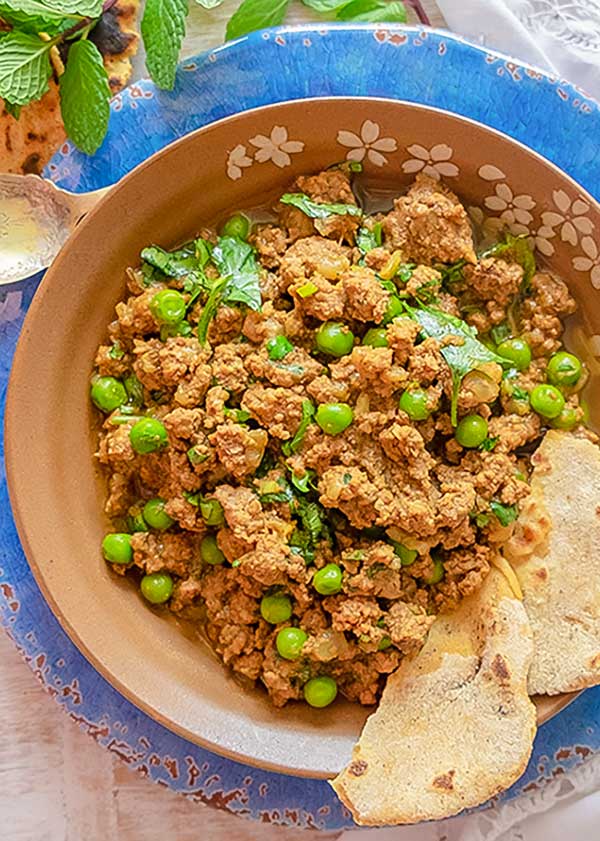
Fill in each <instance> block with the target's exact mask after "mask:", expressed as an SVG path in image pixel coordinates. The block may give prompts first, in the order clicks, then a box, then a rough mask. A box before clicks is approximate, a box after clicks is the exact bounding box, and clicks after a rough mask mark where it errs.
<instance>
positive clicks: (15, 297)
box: [0, 292, 23, 324]
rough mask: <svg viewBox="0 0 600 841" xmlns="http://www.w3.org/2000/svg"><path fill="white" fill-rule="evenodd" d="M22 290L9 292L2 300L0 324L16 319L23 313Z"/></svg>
mask: <svg viewBox="0 0 600 841" xmlns="http://www.w3.org/2000/svg"><path fill="white" fill-rule="evenodd" d="M22 301H23V293H22V292H8V293H7V295H6V298H4V300H0V324H8V323H9V322H10V321H16V319H17V318H18V317H19V315H20V314H21V303H22Z"/></svg>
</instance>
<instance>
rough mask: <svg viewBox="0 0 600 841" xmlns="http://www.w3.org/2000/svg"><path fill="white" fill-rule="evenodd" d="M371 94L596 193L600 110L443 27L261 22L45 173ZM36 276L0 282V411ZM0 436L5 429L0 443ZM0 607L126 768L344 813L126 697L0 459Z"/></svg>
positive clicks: (107, 175) (591, 708)
mask: <svg viewBox="0 0 600 841" xmlns="http://www.w3.org/2000/svg"><path fill="white" fill-rule="evenodd" d="M332 95H333V96H336V95H338V96H344V95H371V96H381V97H392V98H397V99H404V100H410V101H413V102H420V103H423V104H427V105H433V106H437V107H441V108H445V109H447V110H451V111H455V112H456V113H459V114H463V115H465V116H467V117H471V118H473V119H475V120H479V121H481V122H483V123H487V124H488V125H491V126H493V127H495V128H497V129H500V130H501V131H503V132H505V133H507V134H510V135H512V136H513V137H515V138H516V139H518V140H520V141H522V142H524V143H526V144H528V145H529V146H531V147H532V148H534V149H536V150H537V151H538V152H540V153H541V154H542V155H544V156H545V157H547V158H550V159H551V160H553V161H554V162H555V163H556V164H557V165H558V166H559V167H561V168H562V169H564V170H566V171H567V172H568V173H569V174H570V175H571V176H573V177H574V178H575V179H576V180H577V181H579V182H580V183H581V184H582V185H583V186H584V187H586V188H587V189H588V190H589V191H590V192H591V193H592V194H594V195H595V196H596V197H598V196H600V166H599V165H598V164H599V157H600V147H599V145H598V143H597V138H598V137H599V136H600V115H599V109H598V105H597V104H596V103H595V102H593V101H592V100H590V99H589V98H587V97H586V96H585V94H584V93H583V92H582V91H579V90H576V89H575V88H573V87H571V86H570V85H569V84H567V83H565V82H563V81H561V80H559V79H552V78H550V77H548V76H546V75H544V74H542V73H539V72H538V71H536V70H533V69H531V68H527V67H524V66H522V65H520V64H518V63H516V62H514V61H512V60H511V59H508V58H506V57H505V56H500V55H498V54H495V53H493V54H490V53H488V52H486V51H484V50H482V49H479V48H477V47H473V46H471V45H469V44H467V43H465V42H464V41H462V40H461V39H459V38H455V37H453V36H451V35H449V34H448V33H444V32H435V31H431V30H429V31H427V32H423V31H421V30H419V29H417V28H402V27H390V28H389V29H380V30H376V29H373V28H370V27H361V26H340V27H336V26H328V27H327V28H323V29H321V28H316V27H309V28H302V29H298V28H295V29H290V28H282V29H279V30H272V31H268V32H262V33H256V34H253V35H251V36H249V37H248V38H244V39H242V40H240V41H237V42H235V43H232V44H229V45H227V46H225V47H221V48H220V49H217V50H214V51H212V52H210V53H207V54H205V55H202V56H198V57H197V58H194V59H189V60H187V61H185V62H184V63H183V65H182V66H181V68H180V70H179V73H178V76H177V85H176V88H175V90H174V91H173V92H172V93H165V92H163V91H158V90H157V89H156V88H155V87H154V86H153V85H152V84H151V83H150V82H147V81H143V82H139V83H138V84H135V85H132V86H131V87H129V88H128V89H127V90H126V91H124V92H123V93H121V94H119V95H118V96H117V97H116V98H115V100H114V101H113V105H112V110H113V114H112V119H111V125H110V133H109V135H108V137H107V139H106V141H105V143H104V145H103V146H102V148H101V150H100V151H99V152H98V154H97V155H96V156H94V157H93V158H88V157H86V156H85V155H83V154H81V153H80V152H77V151H76V150H74V149H73V147H72V145H71V144H70V143H65V144H64V146H63V147H62V149H61V150H60V151H59V152H58V153H57V155H55V157H54V159H53V160H52V162H51V163H50V165H49V167H48V171H47V175H49V176H50V177H51V178H52V179H53V180H55V181H57V182H59V183H60V184H61V185H62V186H65V187H68V188H70V189H73V190H77V191H81V190H93V189H96V188H98V187H102V186H104V185H106V184H110V183H112V182H113V181H116V180H117V179H118V178H119V177H120V176H122V175H124V174H125V173H126V172H128V171H129V170H130V169H131V168H132V167H133V166H135V165H136V164H138V163H140V162H141V161H142V160H143V159H144V158H146V157H148V156H149V155H150V154H151V153H152V152H154V151H156V150H157V149H160V148H161V147H162V146H165V145H166V144H167V143H169V142H171V141H172V140H174V139H176V138H178V137H180V136H181V135H183V134H185V133H187V132H189V131H192V130H193V129H196V128H198V127H199V126H202V125H205V124H206V123H209V122H211V121H213V120H216V119H219V118H221V117H225V116H228V115H230V114H233V113H236V112H238V111H241V110H246V109H249V108H253V107H256V106H260V105H266V104H268V103H273V102H279V101H283V100H287V99H297V98H301V97H308V96H332ZM40 279H41V276H40V275H38V276H37V277H35V278H31V279H30V280H28V281H25V282H23V283H21V284H18V285H15V286H12V287H4V288H3V291H2V292H1V293H0V411H3V406H4V399H5V393H6V384H7V379H8V372H9V368H10V364H11V360H12V355H13V352H14V347H15V344H16V341H17V337H18V334H19V331H20V329H21V325H22V322H23V318H24V315H25V313H26V311H27V308H28V306H29V303H30V301H31V298H32V296H33V294H34V292H35V289H36V288H37V285H38V283H39V281H40ZM2 454H3V440H2V438H1V433H0V455H2ZM0 535H1V536H2V538H1V544H2V545H1V546H0V617H1V620H2V623H3V624H4V626H5V628H6V630H7V631H8V633H9V634H10V635H11V637H12V638H13V639H14V641H15V644H16V645H17V646H18V647H19V649H20V650H21V652H22V654H23V656H24V657H25V659H26V660H27V662H28V663H29V665H30V666H31V668H32V669H33V670H34V671H35V673H36V675H37V676H38V678H39V679H40V681H41V682H42V683H43V685H44V686H45V687H46V689H47V690H48V692H49V693H50V694H51V695H53V697H54V698H55V700H56V701H57V702H58V703H59V704H61V706H62V707H63V708H64V709H65V711H66V712H67V713H68V714H69V715H70V716H71V717H72V718H73V719H74V720H75V721H77V722H78V723H79V725H80V726H81V727H82V728H84V729H85V730H86V731H87V732H89V733H90V734H91V735H92V736H93V737H94V738H95V739H96V741H98V742H99V743H100V744H102V745H104V746H105V747H107V748H109V749H110V750H112V751H113V752H115V753H117V754H118V755H119V756H120V757H121V758H122V759H123V760H124V761H125V762H127V763H128V764H129V765H130V767H131V768H134V769H137V770H139V771H140V772H142V773H144V774H145V775H147V776H148V777H149V778H151V779H153V780H155V781H157V782H160V783H162V784H164V785H167V786H168V787H169V788H171V789H173V790H175V791H178V792H181V793H182V794H185V795H187V796H188V797H190V798H192V799H195V800H201V801H203V802H206V803H209V804H212V805H214V806H218V807H220V808H224V809H227V810H229V811H231V812H234V813H236V814H240V815H244V816H247V817H250V818H254V819H256V820H262V821H265V822H270V823H277V824H283V825H287V826H298V827H312V828H322V829H329V830H331V829H341V828H346V827H351V826H353V823H352V820H351V818H350V815H349V814H348V812H347V810H346V809H344V808H343V807H342V805H341V804H340V802H339V801H338V800H337V798H336V797H335V795H334V793H333V791H332V790H331V789H330V787H329V786H328V785H327V783H326V782H322V781H312V780H306V779H296V778H293V777H286V776H282V775H279V774H274V773H270V772H266V771H259V770H256V769H254V768H248V767H247V766H244V765H241V764H239V763H236V762H233V761H231V760H227V759H223V758H221V757H219V756H216V755H214V754H211V753H209V752H208V751H206V750H203V749H202V748H199V747H196V746H195V745H193V744H190V743H189V742H187V741H185V740H184V739H181V738H180V737H178V736H175V735H174V734H172V733H171V732H170V731H168V730H166V729H165V728H163V727H162V726H160V725H159V724H157V723H156V722H154V721H153V720H152V719H150V718H149V717H148V716H146V715H145V714H144V713H142V712H140V711H139V710H138V709H137V708H135V707H134V706H133V705H132V704H130V703H129V702H128V701H126V700H125V699H124V698H122V697H121V696H120V695H119V693H118V692H117V691H116V690H114V689H113V688H112V687H111V686H109V685H108V684H107V683H106V681H105V680H104V679H103V678H102V677H100V675H98V674H97V672H96V671H95V670H94V669H93V668H92V666H91V665H90V664H89V663H88V662H87V661H86V660H85V658H84V657H83V656H82V655H81V654H80V653H79V652H78V650H77V649H76V648H75V646H74V645H73V644H72V643H71V642H70V640H69V639H68V637H67V636H66V635H65V633H64V632H63V631H62V629H61V628H60V626H59V624H58V622H57V621H56V619H55V618H54V616H53V614H52V613H51V611H50V609H49V608H48V606H47V604H46V603H45V601H44V599H43V597H42V595H41V593H40V591H39V589H38V587H37V585H36V583H35V581H34V579H33V576H32V574H31V572H30V570H29V567H28V565H27V561H26V559H25V557H24V555H23V552H22V550H21V546H20V543H19V539H18V537H17V533H16V530H15V527H14V523H13V519H12V515H11V512H10V506H9V503H8V496H7V491H6V478H5V473H4V467H3V463H2V465H1V466H0ZM599 725H600V688H598V689H594V690H589V691H587V692H585V693H584V694H583V695H581V696H580V697H579V698H578V699H577V700H576V701H575V702H574V703H573V704H572V705H571V706H570V707H569V708H568V709H567V710H565V711H564V712H562V713H561V714H560V715H559V716H557V717H556V718H554V719H553V720H552V721H551V722H549V723H548V724H546V725H545V726H544V727H543V728H542V729H541V730H540V732H539V734H538V737H537V739H536V742H535V749H534V754H533V758H532V761H531V763H530V765H529V768H528V769H527V772H526V773H525V775H524V776H523V777H522V779H521V780H519V782H518V783H517V784H516V785H515V786H513V788H512V789H511V790H510V791H508V792H506V793H505V794H504V795H502V797H501V798H500V799H501V800H506V799H510V798H512V797H515V796H517V795H518V794H520V793H522V792H523V791H530V790H532V789H533V788H537V787H539V786H542V785H543V784H544V783H545V782H546V781H547V780H550V779H552V778H553V777H555V776H556V775H557V774H560V773H562V772H563V771H564V770H567V769H568V768H570V767H572V766H574V765H576V764H578V763H580V762H581V761H583V759H584V758H585V757H586V756H587V755H589V754H590V753H592V752H595V751H597V750H599V749H600V727H599Z"/></svg>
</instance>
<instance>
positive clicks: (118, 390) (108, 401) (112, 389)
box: [91, 377, 127, 414]
mask: <svg viewBox="0 0 600 841" xmlns="http://www.w3.org/2000/svg"><path fill="white" fill-rule="evenodd" d="M91 394H92V401H93V403H94V405H95V406H97V407H98V409H100V410H101V411H102V412H106V414H108V413H109V412H114V410H115V409H118V408H119V406H122V405H123V403H127V392H126V391H125V386H124V385H123V383H122V382H121V381H120V380H116V379H115V378H114V377H98V379H97V380H95V382H93V383H92V392H91Z"/></svg>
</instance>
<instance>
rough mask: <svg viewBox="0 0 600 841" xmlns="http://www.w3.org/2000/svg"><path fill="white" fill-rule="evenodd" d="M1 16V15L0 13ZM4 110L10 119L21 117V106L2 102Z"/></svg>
mask: <svg viewBox="0 0 600 841" xmlns="http://www.w3.org/2000/svg"><path fill="white" fill-rule="evenodd" d="M0 14H1V13H0ZM4 110H5V111H6V113H7V114H10V116H11V117H14V118H15V120H18V119H19V117H20V116H21V106H20V105H13V104H12V102H6V101H5V102H4Z"/></svg>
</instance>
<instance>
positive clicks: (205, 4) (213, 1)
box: [196, 0, 223, 9]
mask: <svg viewBox="0 0 600 841" xmlns="http://www.w3.org/2000/svg"><path fill="white" fill-rule="evenodd" d="M222 2H223V0H196V3H197V4H198V5H199V6H202V8H203V9H216V8H217V6H220V5H221V3H222Z"/></svg>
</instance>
